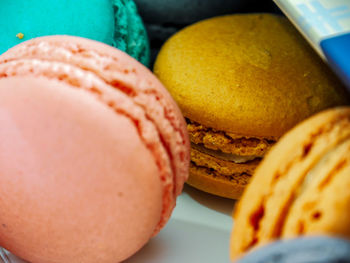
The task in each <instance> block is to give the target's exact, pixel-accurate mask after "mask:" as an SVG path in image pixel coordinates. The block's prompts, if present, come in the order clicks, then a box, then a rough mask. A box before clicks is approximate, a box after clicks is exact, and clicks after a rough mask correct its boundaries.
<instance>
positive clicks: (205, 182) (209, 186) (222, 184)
mask: <svg viewBox="0 0 350 263" xmlns="http://www.w3.org/2000/svg"><path fill="white" fill-rule="evenodd" d="M249 180H250V176H248V175H247V174H244V173H237V174H234V175H231V176H230V177H225V176H222V175H221V174H219V173H217V172H215V171H212V170H210V169H208V168H205V167H200V166H196V165H193V164H192V163H191V165H190V177H189V178H188V180H187V184H189V185H191V186H193V187H195V188H197V189H199V190H201V191H204V192H207V193H210V194H214V195H218V196H221V197H226V198H231V199H239V198H240V197H241V195H242V193H243V190H244V188H245V187H246V186H247V184H248V182H249Z"/></svg>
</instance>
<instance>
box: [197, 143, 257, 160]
mask: <svg viewBox="0 0 350 263" xmlns="http://www.w3.org/2000/svg"><path fill="white" fill-rule="evenodd" d="M191 147H192V149H196V150H197V151H200V152H201V153H204V154H208V155H210V156H213V157H215V158H218V159H221V160H225V161H231V162H234V163H246V162H249V161H252V160H255V159H257V158H260V156H257V155H247V156H242V155H237V154H230V153H224V152H222V151H220V150H216V151H215V150H212V149H208V148H205V146H204V145H202V144H195V143H191Z"/></svg>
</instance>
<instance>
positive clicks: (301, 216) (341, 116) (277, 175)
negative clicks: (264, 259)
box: [231, 107, 350, 258]
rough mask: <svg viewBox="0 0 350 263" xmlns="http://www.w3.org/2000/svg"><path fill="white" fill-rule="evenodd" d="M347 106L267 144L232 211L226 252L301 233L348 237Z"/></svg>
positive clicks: (349, 132)
mask: <svg viewBox="0 0 350 263" xmlns="http://www.w3.org/2000/svg"><path fill="white" fill-rule="evenodd" d="M349 189H350V107H340V108H335V109H332V110H327V111H324V112H322V113H319V114H316V115H315V116H313V117H311V118H310V119H308V120H306V121H304V122H302V123H300V124H299V125H298V126H296V127H295V128H293V129H292V130H291V131H289V132H288V133H287V134H285V135H284V136H283V137H282V138H281V139H280V141H279V142H278V143H277V144H276V145H275V146H274V147H273V148H272V149H271V151H270V152H269V153H268V154H267V156H266V157H265V158H264V160H263V161H262V163H261V164H260V165H259V167H258V168H257V170H256V172H255V174H254V177H253V179H252V180H251V183H250V185H249V186H248V187H247V189H246V191H245V192H244V195H243V197H242V199H241V200H240V202H239V203H238V205H237V207H236V208H235V212H234V219H235V224H234V229H233V233H232V237H231V257H232V258H237V257H239V256H241V255H242V254H243V253H246V252H248V251H249V250H251V249H253V248H256V247H258V246H261V245H264V244H266V243H269V242H272V241H274V240H275V239H281V238H292V237H296V236H301V235H318V234H327V235H335V236H340V237H345V238H348V239H350V228H349V224H350V191H349Z"/></svg>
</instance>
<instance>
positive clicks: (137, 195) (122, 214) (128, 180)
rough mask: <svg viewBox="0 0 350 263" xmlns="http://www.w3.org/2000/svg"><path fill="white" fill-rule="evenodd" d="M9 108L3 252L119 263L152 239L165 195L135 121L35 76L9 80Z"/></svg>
mask: <svg viewBox="0 0 350 263" xmlns="http://www.w3.org/2000/svg"><path fill="white" fill-rule="evenodd" d="M0 104H1V110H0V120H1V123H2V125H1V127H0V136H1V137H2V138H6V140H1V142H0V162H1V165H0V169H1V172H0V173H1V180H2V184H1V186H0V192H1V196H2V198H1V199H0V202H1V205H0V210H1V215H2V216H1V228H2V230H1V231H0V233H1V235H0V243H1V245H2V246H4V247H5V248H7V249H9V250H10V251H13V252H15V253H16V254H17V255H18V256H20V257H23V258H25V259H27V260H29V261H31V262H52V263H56V262H57V263H58V262H69V261H70V259H73V258H74V259H75V262H86V263H88V262H106V263H107V262H111V263H114V262H119V261H122V260H124V259H125V258H126V257H128V256H130V254H131V253H134V252H135V251H136V250H138V249H139V248H141V247H142V246H143V245H144V244H145V243H146V242H147V241H148V240H149V237H150V236H151V235H152V233H153V231H154V228H155V227H156V226H157V224H158V223H159V217H160V216H161V210H162V191H163V187H162V185H161V183H160V181H159V177H158V176H155V174H158V173H159V170H158V167H157V166H156V163H155V161H154V156H153V155H152V154H151V153H150V151H149V150H148V149H147V148H146V146H145V144H144V142H143V141H142V140H141V139H140V136H139V134H138V132H137V129H136V127H135V124H134V123H133V122H132V121H131V120H130V119H129V118H128V117H127V116H125V115H123V114H120V113H116V112H115V111H113V110H112V109H111V108H110V107H108V106H107V105H105V104H103V103H101V102H100V101H98V100H97V99H96V98H95V97H94V96H93V94H92V93H89V92H86V91H84V90H83V89H74V88H72V86H71V85H69V84H66V83H64V82H61V81H56V80H52V79H47V78H43V77H34V76H28V77H25V76H15V77H11V78H1V79H0ZM18 153H20V154H18ZM137 184H139V186H137ZM29 204H30V205H29ZM82 241H84V242H82ZM116 244H117V245H116ZM67 248H69V250H67ZM91 251H94V253H91Z"/></svg>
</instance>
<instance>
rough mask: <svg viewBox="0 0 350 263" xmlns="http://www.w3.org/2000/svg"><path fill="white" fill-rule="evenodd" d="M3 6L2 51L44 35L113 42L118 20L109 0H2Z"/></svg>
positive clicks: (1, 21) (0, 25) (0, 48)
mask: <svg viewBox="0 0 350 263" xmlns="http://www.w3.org/2000/svg"><path fill="white" fill-rule="evenodd" d="M1 6H2V8H0V18H1V19H0V28H1V30H2V33H1V35H0V43H1V44H0V54H1V53H3V52H5V51H6V50H8V49H9V48H11V47H13V46H15V45H17V44H19V43H21V42H23V41H25V40H29V39H32V38H35V37H39V36H45V35H57V34H65V35H76V36H81V37H86V38H90V39H94V40H98V41H101V42H104V43H107V44H110V45H111V44H112V43H113V35H114V28H115V24H114V12H113V8H112V5H111V1H110V0H88V1H84V2H80V1H79V2H77V1H70V0H61V1H51V0H40V1H38V0H30V1H28V0H24V1H23V0H22V1H21V0H18V1H12V0H2V1H1ZM97 17H98V19H96V18H97ZM18 33H23V34H24V38H23V39H19V38H17V37H16V35H17V34H18Z"/></svg>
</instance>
